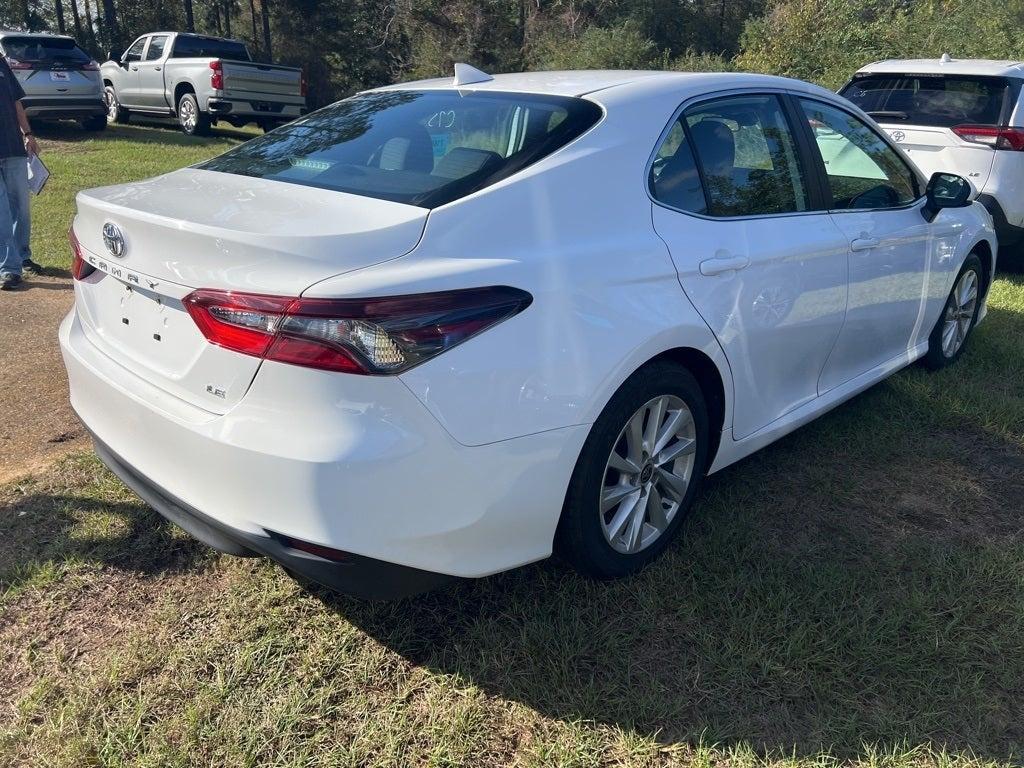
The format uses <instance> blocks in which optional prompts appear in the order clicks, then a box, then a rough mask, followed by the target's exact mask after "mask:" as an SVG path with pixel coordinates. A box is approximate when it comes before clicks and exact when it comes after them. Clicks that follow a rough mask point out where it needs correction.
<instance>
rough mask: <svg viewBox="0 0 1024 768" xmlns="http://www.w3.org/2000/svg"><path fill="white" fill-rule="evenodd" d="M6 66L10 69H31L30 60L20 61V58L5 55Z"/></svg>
mask: <svg viewBox="0 0 1024 768" xmlns="http://www.w3.org/2000/svg"><path fill="white" fill-rule="evenodd" d="M7 66H9V67H10V68H11V69H32V62H31V61H22V60H21V59H12V58H10V57H9V56H8V57H7Z"/></svg>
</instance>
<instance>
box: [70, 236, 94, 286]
mask: <svg viewBox="0 0 1024 768" xmlns="http://www.w3.org/2000/svg"><path fill="white" fill-rule="evenodd" d="M68 242H69V243H70V244H71V276H72V277H73V278H75V280H81V279H83V278H85V277H88V276H89V275H91V274H92V273H93V272H95V271H96V267H94V266H93V265H92V264H90V263H89V262H88V261H86V260H85V256H84V255H83V254H82V244H81V243H80V242H78V237H77V236H76V235H75V228H74V226H72V227H70V228H69V229H68Z"/></svg>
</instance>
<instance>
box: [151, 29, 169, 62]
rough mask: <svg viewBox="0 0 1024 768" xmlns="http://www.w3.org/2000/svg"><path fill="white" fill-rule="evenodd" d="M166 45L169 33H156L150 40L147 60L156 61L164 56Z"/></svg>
mask: <svg viewBox="0 0 1024 768" xmlns="http://www.w3.org/2000/svg"><path fill="white" fill-rule="evenodd" d="M166 47H167V35H154V36H153V37H152V38H151V39H150V41H149V48H147V49H146V61H156V60H157V59H159V58H160V57H162V56H163V55H164V48H166Z"/></svg>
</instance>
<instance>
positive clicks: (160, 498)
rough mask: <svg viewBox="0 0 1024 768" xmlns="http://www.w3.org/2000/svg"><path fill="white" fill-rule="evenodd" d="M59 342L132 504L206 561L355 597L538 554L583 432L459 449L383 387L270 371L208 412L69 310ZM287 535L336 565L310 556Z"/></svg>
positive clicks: (406, 394)
mask: <svg viewBox="0 0 1024 768" xmlns="http://www.w3.org/2000/svg"><path fill="white" fill-rule="evenodd" d="M60 343H61V349H62V353H63V355H64V361H65V365H66V367H67V371H68V379H69V383H70V388H71V403H72V405H73V407H74V408H75V411H76V412H77V413H78V415H79V417H80V418H81V420H82V421H83V423H84V424H85V426H86V427H87V428H88V429H89V431H90V432H91V433H92V434H93V435H94V436H95V438H96V443H97V447H98V452H99V453H100V455H101V457H102V458H103V459H104V461H106V462H107V463H108V465H109V466H110V467H111V469H113V470H114V472H115V473H116V474H118V475H119V476H121V477H122V479H124V480H125V482H126V483H127V484H128V485H130V486H131V487H133V488H134V489H135V490H136V491H137V492H138V493H139V495H140V496H142V497H143V498H144V499H146V501H148V502H149V503H150V504H152V505H153V506H154V507H155V508H156V509H157V510H158V511H160V512H161V513H162V514H164V516H165V517H167V518H168V519H171V520H173V521H174V522H176V523H177V524H179V525H181V526H182V527H183V528H186V530H190V531H191V532H192V533H193V534H194V535H196V536H197V537H198V538H200V539H202V540H204V541H206V542H207V543H210V544H211V545H212V546H215V547H217V548H218V549H223V550H225V551H234V553H235V554H247V553H249V552H250V551H251V552H256V553H260V554H264V555H267V556H269V557H272V558H274V559H275V560H278V561H279V562H282V563H283V564H284V565H286V566H287V567H288V568H291V569H292V570H294V571H296V572H298V573H301V574H303V575H305V576H307V577H309V578H311V579H314V580H316V581H320V582H323V583H325V584H328V585H329V586H332V587H335V588H338V589H341V590H343V591H346V592H351V593H355V594H362V595H371V594H374V595H376V596H384V594H385V593H386V594H388V595H395V594H399V593H407V592H408V591H417V590H420V589H427V588H430V587H432V586H434V585H436V584H437V583H440V582H441V581H443V580H444V579H443V577H480V576H486V575H488V574H491V573H496V572H498V571H503V570H507V569H509V568H514V567H516V566H519V565H523V564H525V563H528V562H531V561H534V560H539V559H542V558H544V557H546V556H548V555H549V554H550V553H551V544H552V541H553V538H554V532H555V526H556V525H557V521H558V516H559V514H560V512H561V507H562V502H563V500H564V496H565V490H566V487H567V484H568V480H569V476H570V474H571V472H572V468H573V466H574V464H575V461H576V458H577V456H578V455H579V450H580V448H581V447H582V443H583V441H584V440H585V438H586V434H587V428H586V427H584V426H581V427H568V428H565V429H559V430H552V431H550V432H544V433H540V434H536V435H529V436H526V437H521V438H516V439H513V440H506V441H502V442H499V443H493V444H490V445H484V446H477V447H472V448H471V447H466V446H463V445H461V444H460V443H458V442H456V441H455V440H454V439H453V438H452V437H451V436H450V435H449V434H448V433H447V432H446V431H445V430H444V429H443V428H442V427H441V425H440V424H439V423H438V422H437V420H436V419H435V418H434V417H433V416H432V415H431V414H430V412H429V411H428V410H427V409H426V408H425V407H424V406H423V405H422V404H421V403H420V401H419V400H418V399H417V398H416V397H415V396H414V395H413V394H412V393H411V392H410V391H409V390H408V389H407V388H406V386H405V385H404V384H403V383H402V382H401V381H400V380H399V379H397V378H393V377H365V376H351V375H345V374H333V373H328V372H324V371H314V370H309V369H304V368H299V367H296V366H289V365H284V364H279V363H269V362H265V363H263V365H262V366H261V368H260V371H259V372H258V373H257V375H256V378H255V379H254V380H253V383H252V384H251V385H250V388H249V391H248V392H247V393H246V395H245V396H244V397H243V398H242V400H241V402H239V403H238V404H237V405H236V406H234V407H233V408H232V409H231V410H230V411H229V412H228V413H226V414H223V415H216V414H211V413H208V412H206V411H203V410H201V409H199V408H196V407H195V406H192V405H189V404H187V403H185V402H184V401H181V400H179V399H178V398H174V397H172V396H170V395H168V394H167V393H166V392H164V391H163V390H160V389H158V388H156V387H155V386H153V385H152V384H150V383H149V382H147V381H145V380H144V379H142V378H140V377H138V376H136V375H135V374H134V373H132V372H130V371H128V370H127V369H125V368H123V367H122V366H120V365H119V364H118V363H116V362H115V361H113V360H112V359H110V358H109V357H107V356H106V355H104V354H103V353H102V352H100V351H99V349H98V348H97V347H96V346H95V345H94V344H93V343H92V342H91V341H90V340H89V339H88V337H87V335H86V332H85V331H84V329H83V328H82V326H81V322H80V321H79V319H78V316H77V314H76V312H75V311H74V310H72V312H71V313H70V314H69V315H68V317H67V318H66V319H65V321H64V322H63V323H62V324H61V328H60ZM288 539H297V540H299V541H300V542H309V543H312V544H314V545H319V546H324V547H330V548H332V549H336V550H341V551H342V552H344V553H350V556H348V555H347V556H346V559H345V561H344V562H343V563H338V562H333V561H330V560H325V559H323V558H318V557H316V556H314V555H308V554H306V553H304V552H300V551H298V550H295V549H294V548H292V547H288V546H285V545H284V544H283V543H282V542H283V541H286V540H288ZM385 570H387V571H388V572H389V573H388V575H387V576H385V575H382V574H383V572H384V571H385ZM367 579H368V580H369V581H371V582H375V581H380V582H381V584H380V585H376V584H364V583H363V582H364V581H366V580H367Z"/></svg>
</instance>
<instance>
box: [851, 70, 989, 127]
mask: <svg viewBox="0 0 1024 768" xmlns="http://www.w3.org/2000/svg"><path fill="white" fill-rule="evenodd" d="M1006 89H1007V82H1006V80H1005V79H1003V78H1001V77H969V76H958V75H935V76H932V75H869V76H867V77H858V78H856V79H854V80H853V82H851V83H850V84H848V85H847V86H846V87H845V88H843V90H842V92H841V93H842V95H843V96H845V97H846V98H847V99H849V100H850V101H852V102H853V103H854V104H856V105H857V106H858V107H860V108H861V109H863V110H864V111H865V112H867V113H868V114H869V115H871V116H872V117H873V118H875V119H876V120H878V121H879V122H883V123H888V122H901V123H902V122H905V123H907V124H908V125H931V126H937V127H940V128H951V127H953V126H955V125H964V124H973V125H999V123H1000V119H1001V118H1002V114H1003V103H1004V101H1005V99H1006Z"/></svg>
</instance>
